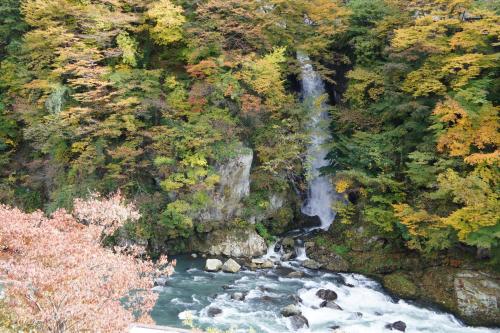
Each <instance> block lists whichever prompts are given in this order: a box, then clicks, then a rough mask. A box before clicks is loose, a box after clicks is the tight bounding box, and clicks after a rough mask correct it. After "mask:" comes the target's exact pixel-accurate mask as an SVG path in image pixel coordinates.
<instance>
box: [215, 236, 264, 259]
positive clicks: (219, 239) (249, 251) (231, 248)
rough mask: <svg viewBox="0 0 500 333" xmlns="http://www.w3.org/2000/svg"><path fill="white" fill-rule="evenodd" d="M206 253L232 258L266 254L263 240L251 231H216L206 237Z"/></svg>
mask: <svg viewBox="0 0 500 333" xmlns="http://www.w3.org/2000/svg"><path fill="white" fill-rule="evenodd" d="M207 246H208V251H207V252H208V253H209V254H211V255H214V256H219V255H224V256H226V257H233V258H252V257H258V256H261V255H263V254H265V253H266V251H267V244H266V241H265V240H264V238H262V237H261V236H259V234H257V232H255V230H253V229H232V230H217V231H215V232H213V233H210V234H209V235H208V237H207Z"/></svg>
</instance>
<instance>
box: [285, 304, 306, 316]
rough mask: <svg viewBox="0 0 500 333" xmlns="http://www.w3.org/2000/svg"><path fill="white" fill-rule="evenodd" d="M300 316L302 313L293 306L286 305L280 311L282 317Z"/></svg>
mask: <svg viewBox="0 0 500 333" xmlns="http://www.w3.org/2000/svg"><path fill="white" fill-rule="evenodd" d="M301 314H302V311H300V308H299V307H298V306H297V305H295V304H290V305H287V306H285V307H284V308H283V309H281V315H282V316H283V317H291V316H297V315H301Z"/></svg>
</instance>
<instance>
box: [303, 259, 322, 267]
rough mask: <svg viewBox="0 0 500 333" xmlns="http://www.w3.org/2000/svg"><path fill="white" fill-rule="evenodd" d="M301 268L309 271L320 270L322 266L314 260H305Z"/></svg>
mask: <svg viewBox="0 0 500 333" xmlns="http://www.w3.org/2000/svg"><path fill="white" fill-rule="evenodd" d="M302 266H304V267H305V268H309V269H320V268H321V266H322V265H321V264H320V263H319V262H317V261H316V260H312V259H306V260H304V261H303V262H302Z"/></svg>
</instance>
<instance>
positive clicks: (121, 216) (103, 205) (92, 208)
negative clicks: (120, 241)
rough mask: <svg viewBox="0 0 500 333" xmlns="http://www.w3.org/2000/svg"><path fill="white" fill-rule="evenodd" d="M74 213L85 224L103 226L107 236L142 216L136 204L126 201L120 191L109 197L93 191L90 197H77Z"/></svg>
mask: <svg viewBox="0 0 500 333" xmlns="http://www.w3.org/2000/svg"><path fill="white" fill-rule="evenodd" d="M73 215H74V216H75V218H76V219H77V220H78V221H80V222H83V223H85V224H95V225H99V226H101V227H102V228H103V232H104V234H105V235H107V236H109V235H112V234H113V233H114V232H115V231H116V230H117V229H118V228H119V227H121V226H123V225H124V224H125V222H127V221H129V222H135V221H137V220H139V218H140V217H141V214H140V213H139V211H138V210H137V209H136V207H135V205H134V204H132V203H128V204H127V203H125V200H124V198H123V196H122V195H121V193H120V192H119V191H118V192H116V193H114V194H112V195H111V196H109V197H108V198H102V197H101V195H100V194H99V193H92V194H90V197H89V198H88V199H75V201H74V203H73Z"/></svg>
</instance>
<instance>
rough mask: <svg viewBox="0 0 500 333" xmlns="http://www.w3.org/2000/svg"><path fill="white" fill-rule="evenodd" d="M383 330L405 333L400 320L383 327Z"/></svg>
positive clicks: (403, 324) (403, 325)
mask: <svg viewBox="0 0 500 333" xmlns="http://www.w3.org/2000/svg"><path fill="white" fill-rule="evenodd" d="M385 328H387V329H390V330H395V331H400V332H405V331H406V324H405V323H404V322H402V321H401V320H398V321H396V322H394V323H392V324H387V325H385Z"/></svg>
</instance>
